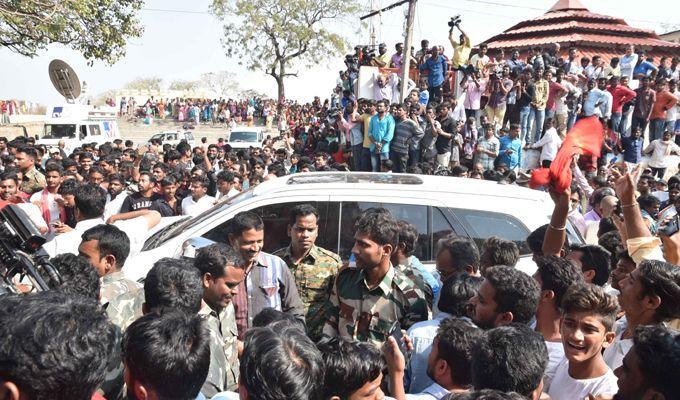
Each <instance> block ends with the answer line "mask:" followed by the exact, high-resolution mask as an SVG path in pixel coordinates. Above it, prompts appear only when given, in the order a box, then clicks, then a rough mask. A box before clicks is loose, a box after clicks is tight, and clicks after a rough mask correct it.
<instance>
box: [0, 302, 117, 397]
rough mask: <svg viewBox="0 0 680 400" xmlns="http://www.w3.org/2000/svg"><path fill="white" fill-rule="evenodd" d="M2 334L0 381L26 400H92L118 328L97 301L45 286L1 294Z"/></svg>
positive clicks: (102, 376) (105, 367)
mask: <svg viewBox="0 0 680 400" xmlns="http://www.w3.org/2000/svg"><path fill="white" fill-rule="evenodd" d="M37 327H40V328H39V329H38V328H37ZM0 337H2V340H1V341H0V379H2V380H3V381H9V382H14V383H15V384H16V385H17V386H18V388H19V389H20V390H21V391H22V392H23V393H25V394H26V397H27V398H30V399H34V400H47V399H50V400H90V398H91V397H92V395H93V394H94V392H95V390H96V389H97V388H98V387H99V386H100V385H101V384H102V382H103V381H104V377H105V374H106V370H107V364H108V360H109V356H110V355H111V354H112V353H113V352H114V350H115V344H114V343H115V337H116V330H115V327H114V326H113V324H111V322H109V320H108V318H107V316H106V313H105V312H104V311H103V310H102V309H101V308H100V306H99V303H98V302H96V301H94V300H92V299H88V298H85V297H82V296H77V295H73V294H65V293H60V292H59V291H55V290H49V291H44V292H37V293H33V294H30V295H25V296H18V295H6V296H2V297H0ZM47 355H49V356H47Z"/></svg>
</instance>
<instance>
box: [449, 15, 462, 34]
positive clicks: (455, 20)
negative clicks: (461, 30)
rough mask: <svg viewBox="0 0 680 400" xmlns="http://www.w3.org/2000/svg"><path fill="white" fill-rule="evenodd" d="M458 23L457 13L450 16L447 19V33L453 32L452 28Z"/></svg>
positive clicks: (458, 16)
mask: <svg viewBox="0 0 680 400" xmlns="http://www.w3.org/2000/svg"><path fill="white" fill-rule="evenodd" d="M458 25H460V14H458V15H456V16H454V17H451V19H450V20H449V28H450V29H449V33H450V32H453V28H455V27H456V26H458Z"/></svg>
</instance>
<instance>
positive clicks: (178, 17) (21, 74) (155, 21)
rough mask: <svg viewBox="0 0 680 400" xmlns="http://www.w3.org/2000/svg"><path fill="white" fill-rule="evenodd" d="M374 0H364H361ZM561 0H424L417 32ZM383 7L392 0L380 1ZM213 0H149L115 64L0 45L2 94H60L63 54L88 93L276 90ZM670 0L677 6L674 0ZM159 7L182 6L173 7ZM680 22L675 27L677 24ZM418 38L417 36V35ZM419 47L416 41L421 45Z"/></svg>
mask: <svg viewBox="0 0 680 400" xmlns="http://www.w3.org/2000/svg"><path fill="white" fill-rule="evenodd" d="M359 1H361V2H362V3H366V4H368V3H370V1H367V0H359ZM555 1H556V0H483V1H482V2H478V1H475V0H419V1H418V9H417V14H416V19H415V27H414V29H415V30H414V39H415V40H416V41H419V40H420V39H421V38H427V39H430V43H431V44H443V45H444V46H445V47H446V49H447V54H450V53H451V46H450V45H449V43H448V40H447V32H448V27H447V25H446V23H447V21H448V18H449V17H450V16H452V15H455V14H461V15H462V19H463V23H462V26H463V28H464V29H465V30H466V31H467V33H468V34H469V35H470V36H471V38H472V41H473V42H475V43H477V42H480V41H482V40H484V39H487V38H488V37H490V36H493V35H494V34H496V33H499V32H501V31H503V30H504V29H507V28H508V27H510V26H512V25H514V24H516V23H517V22H520V21H522V20H524V19H529V18H533V17H536V16H538V15H541V14H543V13H544V12H545V11H547V10H548V9H549V8H550V7H551V6H552V5H553V4H554V3H555ZM377 2H379V3H382V5H383V6H385V5H387V4H391V3H392V2H393V1H392V0H382V1H377ZM582 2H583V3H584V4H585V6H586V7H588V8H589V9H590V10H591V11H593V12H597V13H602V14H609V15H614V16H617V17H621V18H623V19H625V20H626V21H627V22H628V23H629V24H630V25H633V26H638V27H641V28H648V29H654V30H656V31H657V32H663V31H664V26H663V25H662V23H670V22H673V19H674V18H672V16H677V15H680V2H677V1H675V2H669V1H661V0H650V1H647V2H645V3H644V4H645V7H644V8H642V9H641V8H640V2H639V1H633V0H618V1H613V0H582ZM210 3H211V2H210V1H209V0H193V1H179V0H147V1H146V2H145V5H144V9H143V10H142V11H141V12H140V14H139V16H140V19H141V21H142V24H143V25H144V27H145V32H144V36H143V37H141V38H138V39H134V40H132V41H130V42H128V45H127V55H126V56H125V58H123V59H122V60H120V61H119V62H118V63H116V64H114V65H113V66H109V65H107V64H104V63H102V62H95V64H94V66H92V67H89V66H87V63H86V61H85V60H84V59H83V58H82V56H80V54H79V53H77V52H75V51H72V50H69V49H67V48H65V47H64V46H58V45H54V46H50V47H49V48H48V50H47V51H44V52H41V53H40V54H39V55H38V56H37V57H35V58H32V59H31V58H26V57H22V56H20V55H17V54H14V53H11V52H10V51H8V50H7V49H0V66H1V67H0V98H19V99H29V100H32V101H38V102H41V103H50V102H55V101H59V100H61V99H60V97H59V95H58V94H57V92H56V91H55V90H54V89H53V88H52V85H51V83H50V81H49V78H48V76H47V66H48V64H49V62H50V60H52V59H54V58H60V59H62V60H64V61H66V62H68V63H69V64H71V65H72V66H73V67H74V68H75V70H76V71H77V72H78V74H79V77H80V79H81V80H85V81H87V82H88V86H89V92H90V93H91V94H97V93H101V92H103V91H106V90H109V89H117V88H120V87H122V86H123V85H124V84H125V83H126V82H128V81H130V80H132V79H134V78H136V77H143V76H159V77H161V78H163V79H164V80H165V81H166V82H170V81H173V80H194V79H198V77H199V76H200V74H202V73H205V72H211V71H219V70H228V71H231V72H234V73H235V74H236V75H237V77H238V79H239V80H240V84H241V86H242V87H243V88H251V89H256V90H258V91H261V92H264V93H267V94H268V95H270V96H272V97H276V85H275V82H274V80H273V78H271V77H269V76H267V75H264V74H262V73H257V72H250V71H246V70H245V69H244V68H242V67H239V66H238V64H237V63H236V62H235V61H234V60H229V59H227V57H226V56H225V54H224V50H223V48H222V45H221V43H220V38H221V37H222V28H221V25H220V22H219V21H218V20H217V19H216V18H215V17H213V16H212V15H210V14H208V13H207V10H208V6H209V5H210ZM671 4H672V5H671ZM160 10H181V11H190V12H191V13H187V12H168V11H160ZM405 11H406V7H405V6H403V7H399V8H396V9H393V10H391V11H388V12H386V13H384V14H383V15H382V16H381V18H380V19H379V21H377V24H378V25H377V26H378V27H379V30H380V37H379V38H378V40H379V41H383V42H386V43H387V44H388V46H389V48H390V49H392V48H393V45H394V43H396V42H399V41H402V38H401V36H402V35H403V29H404V13H405ZM358 26H359V25H358V21H357V24H356V25H352V24H351V23H343V24H340V23H333V26H332V28H333V29H335V30H340V31H341V32H343V33H344V34H345V36H347V37H348V38H350V39H351V42H352V43H368V41H369V36H368V33H367V29H362V30H361V33H357V30H358ZM676 29H678V28H677V27H676ZM416 43H417V42H416ZM416 47H417V46H416ZM342 67H343V63H342V57H334V58H332V59H330V60H329V62H328V64H327V65H319V66H318V67H314V68H311V69H301V68H295V70H299V71H300V76H301V77H304V78H290V79H288V80H287V81H286V91H287V95H288V97H289V98H294V99H298V100H308V99H310V98H312V97H313V96H315V95H318V96H320V97H321V98H324V97H328V94H329V92H330V90H331V89H332V87H333V86H334V83H335V78H336V75H337V71H339V70H340V69H342Z"/></svg>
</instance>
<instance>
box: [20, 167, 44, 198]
mask: <svg viewBox="0 0 680 400" xmlns="http://www.w3.org/2000/svg"><path fill="white" fill-rule="evenodd" d="M45 185H46V183H45V175H43V174H42V173H40V171H38V170H37V169H35V167H33V168H31V169H30V170H28V172H26V173H25V174H24V177H23V179H22V180H21V185H20V189H21V191H22V192H24V193H27V194H33V193H36V192H39V191H41V190H43V189H44V188H45Z"/></svg>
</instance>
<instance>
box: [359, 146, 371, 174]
mask: <svg viewBox="0 0 680 400" xmlns="http://www.w3.org/2000/svg"><path fill="white" fill-rule="evenodd" d="M361 170H362V171H364V172H371V149H369V148H368V147H364V148H363V151H362V152H361Z"/></svg>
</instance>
